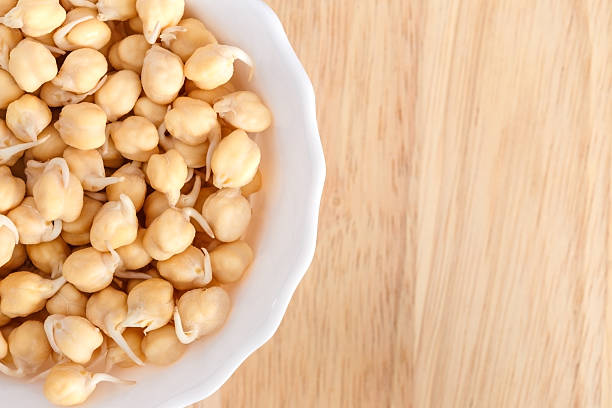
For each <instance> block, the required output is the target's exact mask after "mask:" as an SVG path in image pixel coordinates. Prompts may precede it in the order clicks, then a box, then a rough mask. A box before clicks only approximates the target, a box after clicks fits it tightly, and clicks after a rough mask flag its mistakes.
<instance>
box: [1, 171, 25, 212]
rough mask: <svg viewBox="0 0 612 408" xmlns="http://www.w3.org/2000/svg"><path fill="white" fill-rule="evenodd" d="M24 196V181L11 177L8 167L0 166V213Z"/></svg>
mask: <svg viewBox="0 0 612 408" xmlns="http://www.w3.org/2000/svg"><path fill="white" fill-rule="evenodd" d="M24 197H25V182H24V181H23V180H22V179H20V178H18V177H13V174H12V173H11V169H10V168H9V167H7V166H0V213H1V214H6V212H7V211H10V210H12V209H13V208H15V207H17V206H18V205H19V204H20V203H21V202H22V201H23V198H24Z"/></svg>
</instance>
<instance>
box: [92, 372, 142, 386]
mask: <svg viewBox="0 0 612 408" xmlns="http://www.w3.org/2000/svg"><path fill="white" fill-rule="evenodd" d="M91 382H92V384H93V385H96V384H99V383H101V382H112V383H116V384H126V385H131V384H136V381H132V380H122V379H121V378H117V377H113V376H112V375H110V374H106V373H96V374H94V375H93V376H92V377H91Z"/></svg>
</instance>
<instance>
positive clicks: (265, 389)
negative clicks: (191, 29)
mask: <svg viewBox="0 0 612 408" xmlns="http://www.w3.org/2000/svg"><path fill="white" fill-rule="evenodd" d="M269 3H270V5H271V6H272V7H273V8H274V9H275V10H276V12H277V13H278V14H279V16H280V18H281V21H283V23H284V25H285V27H286V29H287V31H288V34H289V37H290V39H291V41H292V43H293V44H294V46H295V48H296V51H297V53H298V55H299V57H300V58H301V59H302V61H303V63H304V65H305V67H306V69H307V71H308V72H309V74H310V75H311V78H312V80H313V83H314V86H315V89H316V92H317V97H318V116H319V125H320V130H321V137H322V140H323V145H324V149H325V154H326V159H327V166H328V178H327V183H326V188H325V193H324V197H323V202H322V209H321V220H320V227H319V234H320V235H319V243H318V249H317V254H316V256H315V260H314V263H313V265H312V267H311V270H310V272H309V273H308V274H307V276H306V278H305V279H304V281H303V282H302V284H301V285H300V287H299V288H298V290H297V292H296V294H295V297H294V299H293V301H292V303H291V305H290V307H289V310H288V312H287V315H286V317H285V319H284V321H283V323H282V325H281V327H280V329H279V331H278V333H277V334H276V336H275V337H274V338H273V339H272V340H271V341H270V342H268V343H267V344H266V345H265V346H264V347H262V349H261V350H259V351H258V352H257V353H255V354H254V355H253V356H252V357H250V358H249V359H248V360H247V361H246V362H245V363H244V364H243V366H242V367H240V369H239V370H238V371H237V372H236V373H235V374H234V376H233V377H232V378H231V379H230V380H229V382H228V383H227V384H226V385H225V386H224V387H223V388H222V389H221V390H220V391H219V392H218V393H217V394H215V395H214V396H212V397H211V398H209V399H208V400H206V401H204V402H202V403H199V404H196V405H194V407H198V408H204V407H243V406H244V407H407V406H413V407H519V406H520V407H565V406H570V405H571V406H576V407H610V406H612V397H611V396H610V390H611V389H612V380H611V378H612V375H611V374H610V373H611V372H612V371H611V370H610V369H611V368H612V357H611V356H612V353H610V347H612V329H611V328H610V327H611V326H610V324H609V323H610V318H609V317H608V316H612V301H611V300H610V295H609V288H610V287H611V286H609V284H610V283H612V281H611V280H610V279H611V277H610V276H609V275H608V265H609V262H610V260H611V258H610V256H611V254H612V240H611V239H610V238H609V237H610V231H612V230H611V228H612V223H611V218H610V216H609V215H610V197H611V191H610V190H611V183H610V170H611V168H610V163H611V162H610V159H611V151H610V149H611V147H612V145H611V142H610V137H611V136H612V100H611V96H612V3H610V2H609V1H603V0H585V1H568V0H549V1H533V0H498V1H486V0H430V1H425V2H424V1H419V0H385V1H378V0H360V1H356V2H349V1H346V0H344V1H343V0H311V1H309V2H307V4H305V3H304V2H302V1H297V0H270V1H269Z"/></svg>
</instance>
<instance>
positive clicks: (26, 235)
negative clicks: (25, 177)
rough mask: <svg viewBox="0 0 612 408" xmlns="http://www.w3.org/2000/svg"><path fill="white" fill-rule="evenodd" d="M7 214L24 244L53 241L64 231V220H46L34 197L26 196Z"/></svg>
mask: <svg viewBox="0 0 612 408" xmlns="http://www.w3.org/2000/svg"><path fill="white" fill-rule="evenodd" d="M7 216H8V217H9V218H10V219H11V221H13V223H14V224H15V226H16V227H17V231H19V242H21V243H22V244H26V245H29V244H39V243H41V242H46V241H53V240H54V239H55V238H57V237H58V236H59V234H60V232H61V231H62V221H61V220H55V221H53V223H51V222H49V221H46V220H45V218H43V216H42V215H41V214H40V212H38V210H37V209H36V205H35V204H34V198H32V197H26V198H25V199H24V200H23V201H22V202H21V204H19V205H18V206H17V207H15V208H13V209H12V210H11V211H9V213H8V214H7Z"/></svg>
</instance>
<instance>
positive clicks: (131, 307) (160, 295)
mask: <svg viewBox="0 0 612 408" xmlns="http://www.w3.org/2000/svg"><path fill="white" fill-rule="evenodd" d="M173 294H174V288H173V287H172V285H171V284H170V283H168V282H166V281H165V280H163V279H158V278H152V279H147V280H145V281H143V282H140V283H139V284H137V285H136V286H134V288H133V289H132V290H131V291H130V293H129V294H128V298H127V304H128V313H127V316H126V318H125V320H124V321H123V322H122V323H121V327H143V328H144V334H145V335H146V334H147V333H148V332H150V331H151V330H155V329H159V328H160V327H162V326H165V325H166V324H167V323H168V322H169V321H170V319H172V312H173V310H174V297H173Z"/></svg>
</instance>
